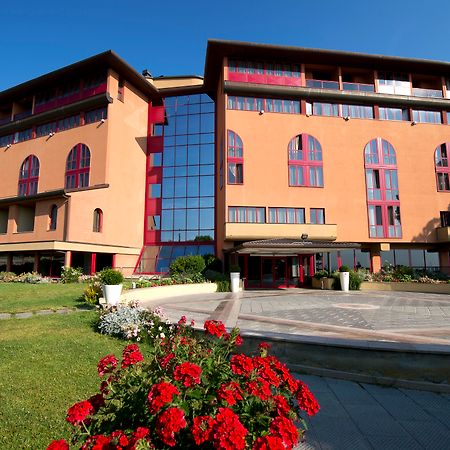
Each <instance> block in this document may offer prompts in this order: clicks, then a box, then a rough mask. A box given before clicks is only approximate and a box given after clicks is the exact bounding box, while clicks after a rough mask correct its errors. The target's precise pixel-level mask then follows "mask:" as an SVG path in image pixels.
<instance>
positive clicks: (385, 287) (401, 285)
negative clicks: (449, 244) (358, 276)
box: [361, 281, 450, 295]
mask: <svg viewBox="0 0 450 450" xmlns="http://www.w3.org/2000/svg"><path fill="white" fill-rule="evenodd" d="M361 290H362V291H399V292H402V291H403V292H423V293H425V294H448V295H450V283H436V284H434V283H411V282H398V281H397V282H387V281H384V282H377V281H371V282H369V281H364V282H363V283H361Z"/></svg>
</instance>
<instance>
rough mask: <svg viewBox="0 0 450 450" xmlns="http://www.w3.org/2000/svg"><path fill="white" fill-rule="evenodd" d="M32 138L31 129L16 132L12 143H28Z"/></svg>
mask: <svg viewBox="0 0 450 450" xmlns="http://www.w3.org/2000/svg"><path fill="white" fill-rule="evenodd" d="M32 137H33V129H32V128H28V129H26V130H22V131H18V132H17V133H16V134H15V137H14V142H24V141H28V140H29V139H31V138H32Z"/></svg>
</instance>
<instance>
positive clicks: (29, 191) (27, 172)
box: [19, 155, 39, 195]
mask: <svg viewBox="0 0 450 450" xmlns="http://www.w3.org/2000/svg"><path fill="white" fill-rule="evenodd" d="M38 181H39V160H38V159H37V158H36V156H34V155H30V156H27V157H26V158H25V160H24V162H23V163H22V166H21V167H20V172H19V195H33V194H37V188H38Z"/></svg>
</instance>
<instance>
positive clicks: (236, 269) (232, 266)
mask: <svg viewBox="0 0 450 450" xmlns="http://www.w3.org/2000/svg"><path fill="white" fill-rule="evenodd" d="M240 271H241V268H240V267H239V266H238V265H237V264H230V273H231V272H240Z"/></svg>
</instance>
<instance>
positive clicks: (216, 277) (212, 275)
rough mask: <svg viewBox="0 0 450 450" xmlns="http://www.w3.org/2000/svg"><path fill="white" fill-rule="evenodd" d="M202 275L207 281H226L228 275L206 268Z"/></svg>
mask: <svg viewBox="0 0 450 450" xmlns="http://www.w3.org/2000/svg"><path fill="white" fill-rule="evenodd" d="M203 276H204V277H205V278H206V279H207V280H209V281H226V280H228V279H229V276H228V275H225V274H224V273H222V272H217V271H215V270H206V271H205V272H203Z"/></svg>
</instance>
